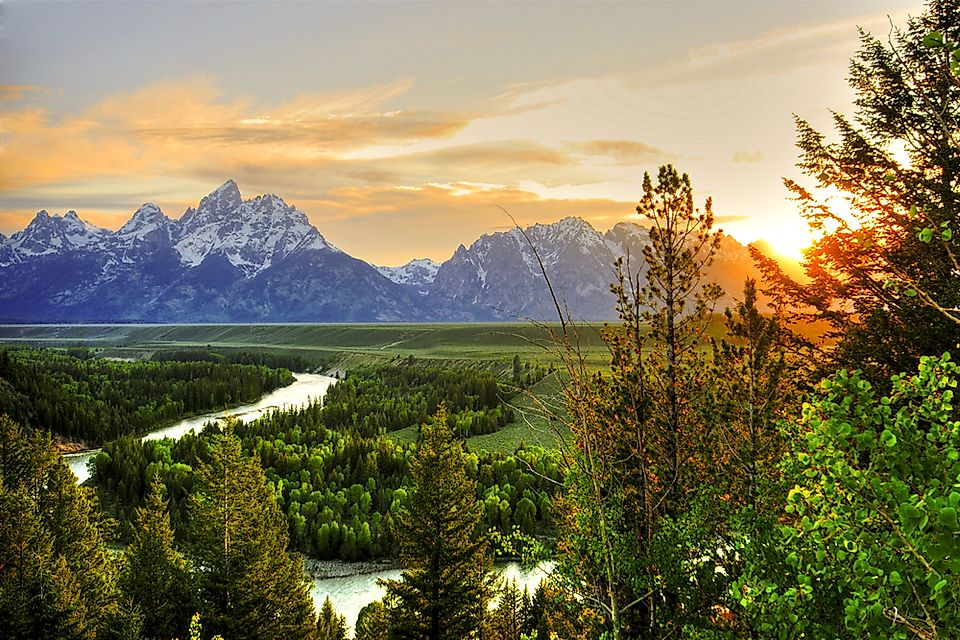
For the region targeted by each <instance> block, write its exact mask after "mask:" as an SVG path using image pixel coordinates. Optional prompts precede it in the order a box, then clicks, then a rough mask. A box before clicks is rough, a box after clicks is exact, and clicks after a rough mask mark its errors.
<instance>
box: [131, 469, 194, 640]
mask: <svg viewBox="0 0 960 640" xmlns="http://www.w3.org/2000/svg"><path fill="white" fill-rule="evenodd" d="M123 557H124V563H123V567H122V569H121V571H120V579H119V585H120V589H121V591H123V593H124V594H125V595H126V596H128V597H129V598H131V599H132V600H133V603H134V604H135V605H136V606H137V607H139V609H140V611H141V613H142V615H143V626H144V631H145V633H144V636H145V637H146V638H169V637H170V636H171V635H173V634H182V633H184V632H186V631H187V625H188V623H189V622H190V616H191V614H192V613H193V611H194V610H195V609H194V606H193V603H192V602H191V589H190V581H191V580H190V574H189V572H188V570H187V563H186V561H185V560H184V559H183V557H181V556H180V554H179V553H178V552H177V551H176V549H174V547H173V529H171V527H170V517H169V515H168V513H167V501H166V500H164V498H163V483H162V482H161V481H160V478H159V477H158V476H155V477H154V479H153V482H152V483H151V485H150V491H149V493H148V494H147V498H146V502H145V504H144V506H142V507H140V508H139V509H137V518H136V526H135V527H134V538H133V542H132V543H131V544H130V545H129V546H128V547H127V548H126V550H125V551H124V554H123Z"/></svg>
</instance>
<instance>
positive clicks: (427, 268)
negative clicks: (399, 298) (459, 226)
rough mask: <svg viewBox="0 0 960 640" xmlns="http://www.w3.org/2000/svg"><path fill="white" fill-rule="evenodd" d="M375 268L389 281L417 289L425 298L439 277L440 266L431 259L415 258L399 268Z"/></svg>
mask: <svg viewBox="0 0 960 640" xmlns="http://www.w3.org/2000/svg"><path fill="white" fill-rule="evenodd" d="M375 268H376V270H377V271H379V272H380V273H381V274H382V275H383V276H384V277H385V278H387V279H388V280H392V281H393V282H396V283H397V284H403V285H407V286H411V287H415V288H416V289H417V292H418V293H419V294H420V295H422V296H425V295H427V293H428V292H429V291H430V285H432V284H433V281H434V280H435V279H436V277H437V271H439V270H440V265H439V264H438V263H436V262H434V261H433V260H431V259H430V258H415V259H414V260H411V261H410V262H408V263H407V264H403V265H400V266H399V267H376V266H375Z"/></svg>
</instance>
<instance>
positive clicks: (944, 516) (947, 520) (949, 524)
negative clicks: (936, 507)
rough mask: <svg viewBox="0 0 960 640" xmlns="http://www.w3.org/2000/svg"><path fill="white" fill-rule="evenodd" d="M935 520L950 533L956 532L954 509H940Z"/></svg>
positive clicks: (955, 512) (955, 513)
mask: <svg viewBox="0 0 960 640" xmlns="http://www.w3.org/2000/svg"><path fill="white" fill-rule="evenodd" d="M937 520H938V521H939V522H940V524H941V525H943V526H944V527H946V528H947V529H949V530H950V531H956V530H957V510H956V509H955V508H954V507H944V508H943V509H941V510H940V514H939V515H938V516H937Z"/></svg>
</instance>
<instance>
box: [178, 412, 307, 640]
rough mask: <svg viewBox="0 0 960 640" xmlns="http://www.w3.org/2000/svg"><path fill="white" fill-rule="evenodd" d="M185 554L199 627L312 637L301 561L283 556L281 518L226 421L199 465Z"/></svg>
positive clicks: (240, 635) (279, 638) (264, 638)
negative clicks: (188, 556)
mask: <svg viewBox="0 0 960 640" xmlns="http://www.w3.org/2000/svg"><path fill="white" fill-rule="evenodd" d="M197 475H198V477H199V480H200V490H199V492H198V494H197V496H196V497H195V498H194V501H193V505H192V513H191V516H192V549H191V551H192V553H191V558H192V560H193V561H194V565H195V567H194V568H195V572H196V574H197V579H198V582H199V595H200V600H201V612H202V614H203V620H204V624H205V626H207V628H208V629H209V630H210V631H212V632H214V633H219V634H221V635H223V636H224V637H225V638H229V639H230V640H244V639H248V638H249V639H250V640H253V639H255V638H256V639H259V640H296V639H297V638H303V639H308V638H312V637H313V634H314V632H315V628H316V623H315V617H314V611H313V602H312V601H311V599H310V590H309V583H308V581H307V580H306V579H305V578H304V575H303V560H302V558H300V557H299V556H288V555H287V542H288V538H287V522H286V518H284V516H283V513H282V512H281V511H280V507H279V506H278V505H277V500H276V496H275V495H274V493H273V490H272V489H271V487H270V485H269V484H267V480H266V477H265V476H264V473H263V469H262V468H261V467H260V463H259V462H258V461H256V460H253V459H250V458H247V457H244V456H243V455H241V450H240V440H239V439H238V438H237V437H236V436H235V435H234V434H233V431H232V425H227V427H226V428H225V432H224V433H223V434H222V435H218V436H216V437H215V438H214V445H213V450H212V451H211V452H210V462H209V463H208V464H204V465H202V466H201V467H200V469H199V470H198V474H197Z"/></svg>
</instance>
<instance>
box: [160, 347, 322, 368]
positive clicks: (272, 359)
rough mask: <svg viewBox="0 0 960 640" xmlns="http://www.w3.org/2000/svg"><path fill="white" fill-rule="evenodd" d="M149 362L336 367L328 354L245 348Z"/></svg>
mask: <svg viewBox="0 0 960 640" xmlns="http://www.w3.org/2000/svg"><path fill="white" fill-rule="evenodd" d="M150 359H151V360H153V361H155V362H170V361H176V362H215V363H228V364H254V365H260V366H263V367H270V368H271V369H289V370H290V371H310V370H315V369H326V368H327V367H329V366H330V365H331V364H333V362H334V360H335V358H334V356H332V355H330V354H326V353H314V352H311V353H309V354H302V353H284V352H273V351H265V350H259V351H248V350H245V349H219V348H218V349H212V348H210V347H206V348H183V349H162V350H159V351H154V352H153V354H152V355H151V356H150Z"/></svg>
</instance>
